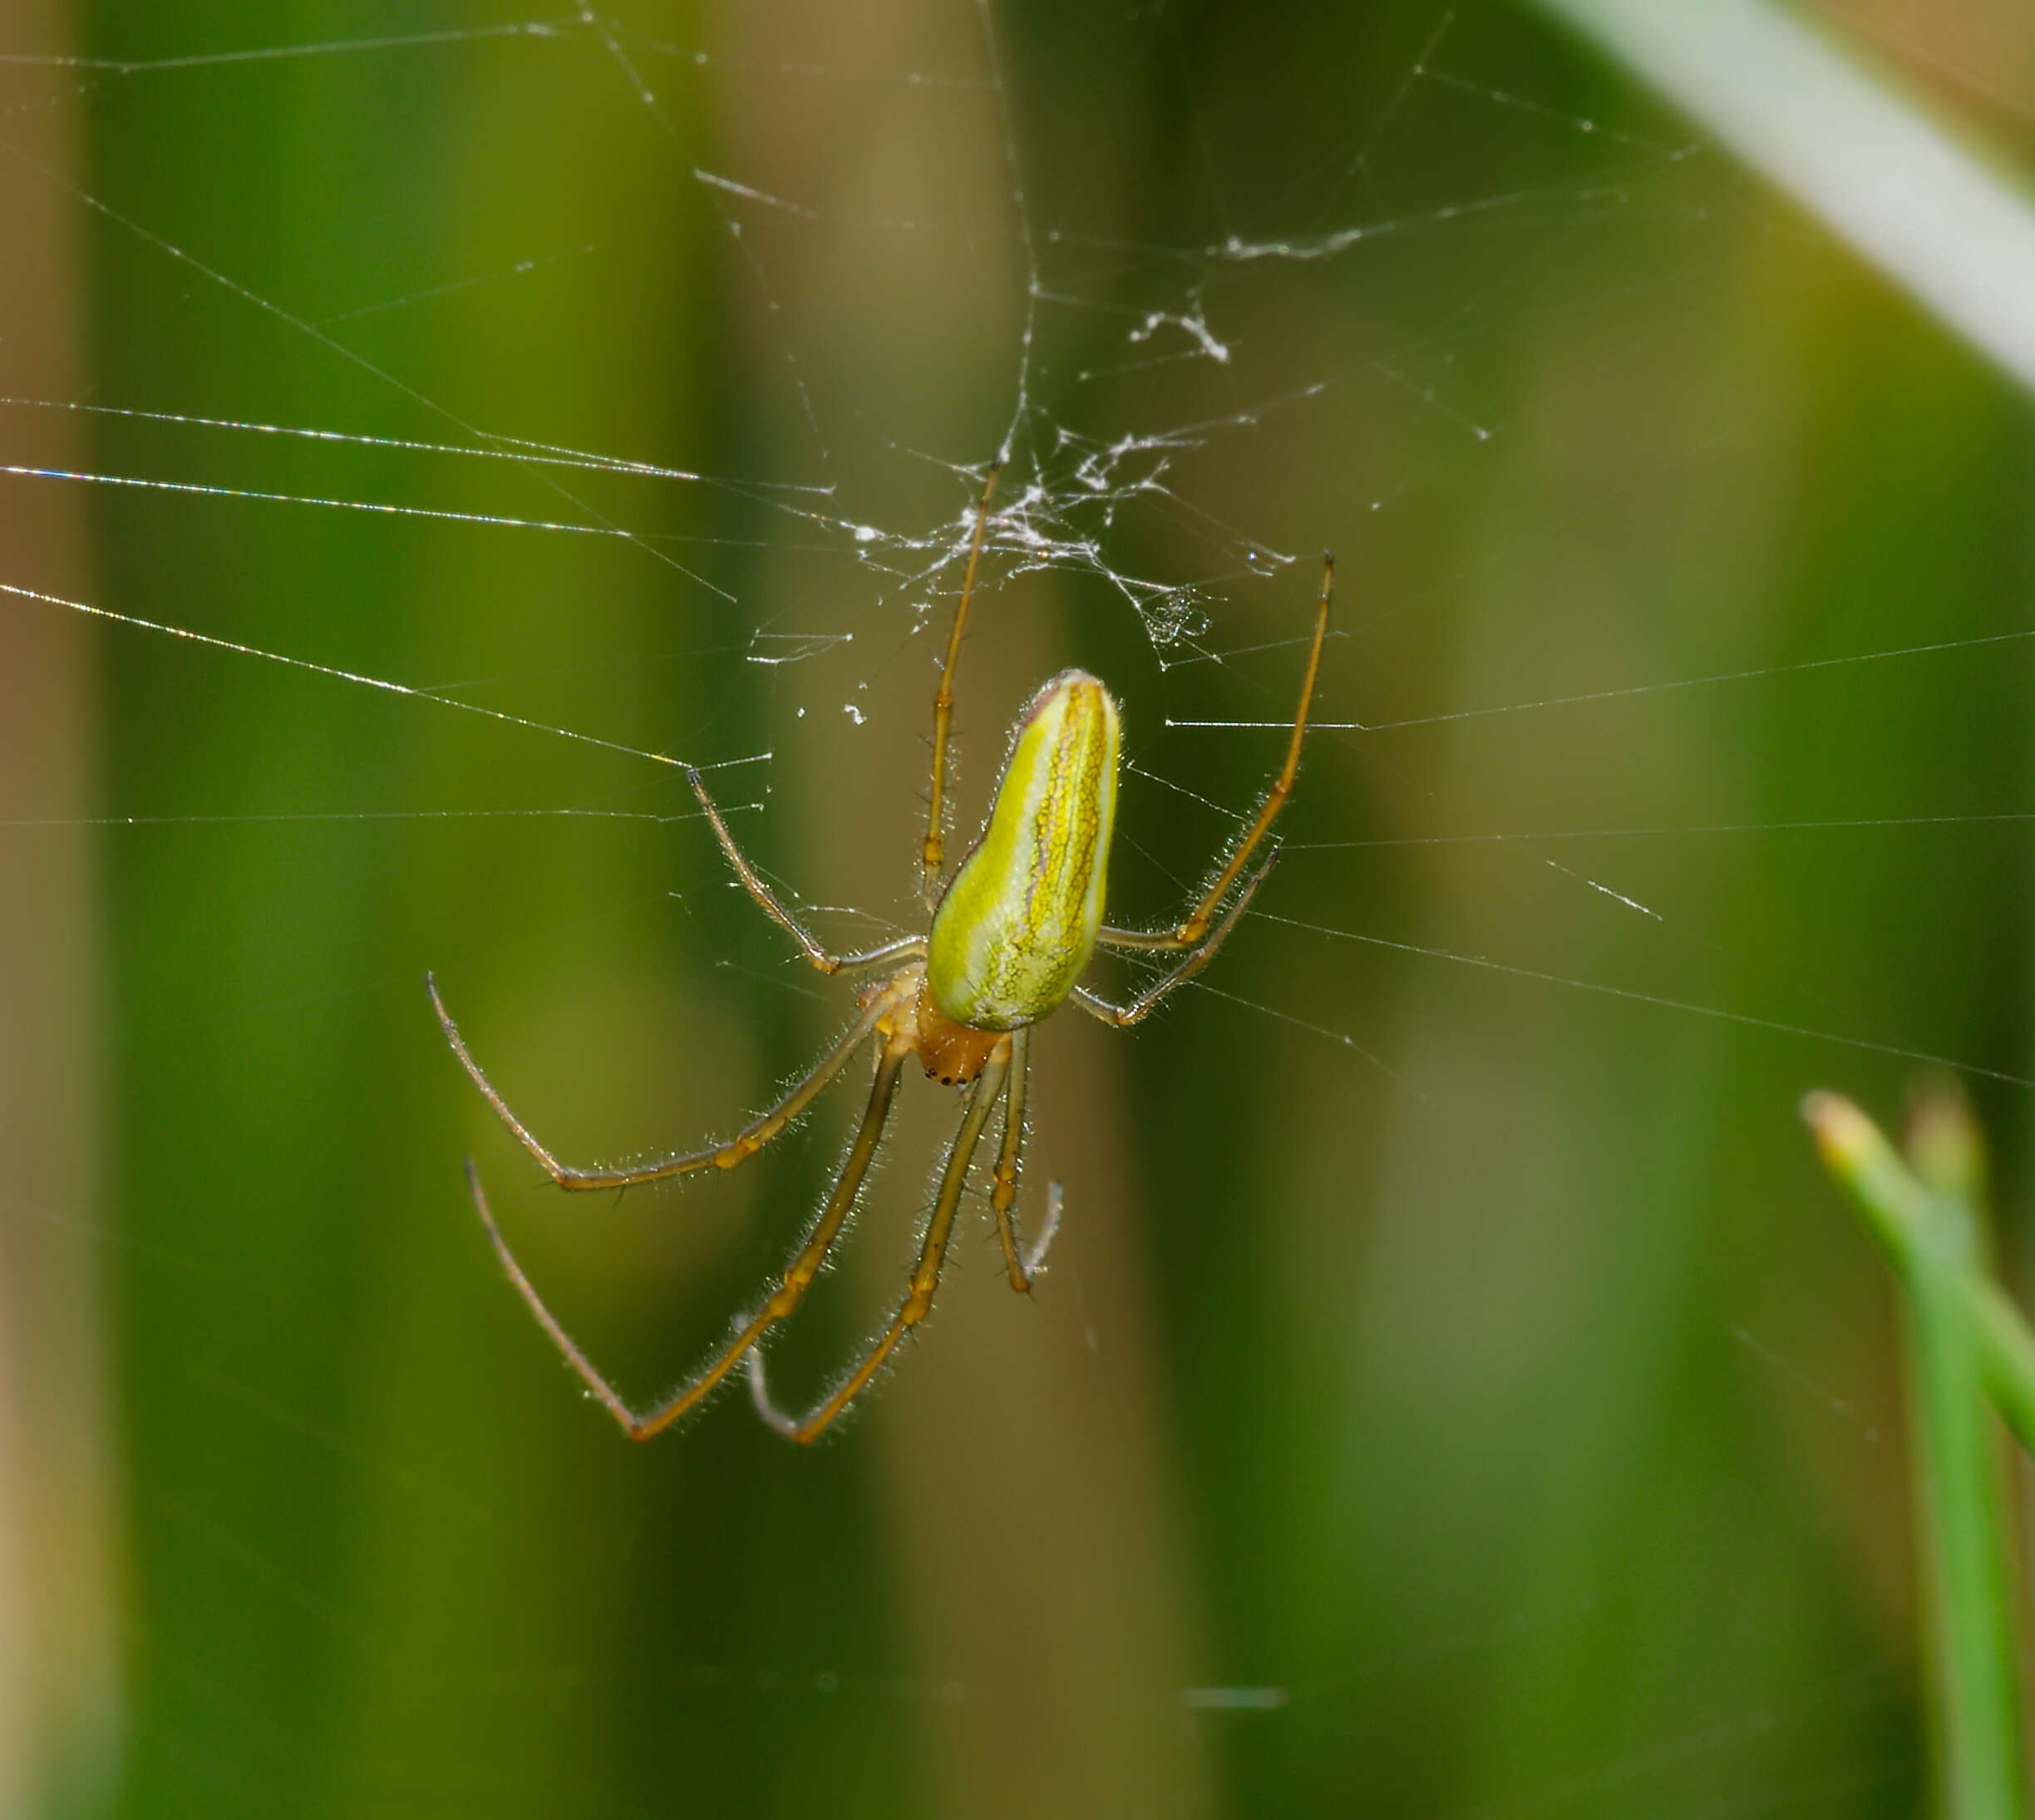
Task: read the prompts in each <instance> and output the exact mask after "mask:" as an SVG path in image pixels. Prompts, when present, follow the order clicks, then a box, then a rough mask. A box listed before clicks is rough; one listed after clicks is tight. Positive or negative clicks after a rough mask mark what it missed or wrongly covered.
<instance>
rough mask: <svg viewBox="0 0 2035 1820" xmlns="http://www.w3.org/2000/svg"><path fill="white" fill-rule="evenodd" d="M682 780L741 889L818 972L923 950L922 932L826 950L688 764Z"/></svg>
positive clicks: (834, 971)
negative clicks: (850, 950) (859, 949)
mask: <svg viewBox="0 0 2035 1820" xmlns="http://www.w3.org/2000/svg"><path fill="white" fill-rule="evenodd" d="M686 781H687V782H688V783H690V784H691V785H692V794H693V795H694V796H696V797H698V798H699V801H700V807H701V808H702V809H704V810H705V811H707V822H708V825H709V826H712V829H713V831H714V838H715V839H716V840H717V841H719V842H720V843H721V851H722V852H723V853H724V854H726V855H727V862H728V864H729V865H730V866H733V867H734V868H735V875H736V877H737V878H738V879H740V880H742V889H743V890H746V892H748V894H749V895H750V896H751V897H752V898H754V899H755V900H756V903H757V905H759V906H760V907H761V910H762V911H763V914H764V915H766V916H768V917H769V918H770V920H771V921H772V922H773V923H775V924H776V925H777V926H778V927H779V928H780V929H781V930H784V932H785V933H786V935H789V936H790V937H791V939H792V940H793V941H795V942H796V943H797V944H798V945H799V952H800V953H801V954H804V955H805V957H806V959H808V960H810V961H811V963H812V964H813V965H814V966H815V967H817V968H818V969H820V972H821V973H823V974H837V973H844V972H845V973H853V972H854V971H855V969H858V968H861V967H877V966H880V965H882V964H884V962H885V961H892V960H902V959H904V958H905V957H906V956H907V955H909V954H924V952H925V938H924V936H922V935H903V936H900V937H899V939H898V940H895V941H894V942H885V943H884V945H882V946H881V947H880V948H871V949H867V950H866V951H865V952H864V953H862V954H829V953H828V952H827V951H826V949H824V948H822V947H821V946H820V944H819V943H818V942H816V941H815V940H813V938H812V935H811V933H810V932H809V931H808V930H806V925H804V924H803V923H801V922H800V921H799V920H798V919H797V918H796V917H795V916H793V915H792V914H791V912H790V911H789V910H786V908H785V907H784V905H781V904H780V903H779V902H778V901H777V894H776V892H775V891H773V890H771V888H770V886H769V885H767V884H766V882H765V881H764V878H763V875H762V874H761V872H759V871H756V868H755V867H754V866H751V864H750V863H749V856H748V855H747V854H746V853H744V852H743V851H742V849H741V848H740V847H739V846H737V845H736V844H735V836H733V835H732V834H731V833H729V832H728V825H727V821H725V820H723V819H722V814H721V810H720V806H719V805H718V804H717V803H716V802H715V801H714V800H713V798H712V797H710V796H708V795H707V785H706V782H705V780H704V779H702V777H701V776H700V774H699V772H697V770H695V769H694V768H693V767H692V766H690V765H688V766H687V767H686Z"/></svg>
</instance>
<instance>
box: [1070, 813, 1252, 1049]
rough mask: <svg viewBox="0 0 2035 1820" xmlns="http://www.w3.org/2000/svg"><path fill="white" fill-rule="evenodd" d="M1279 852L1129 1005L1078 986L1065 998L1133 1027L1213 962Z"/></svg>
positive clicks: (1160, 943) (1163, 942)
mask: <svg viewBox="0 0 2035 1820" xmlns="http://www.w3.org/2000/svg"><path fill="white" fill-rule="evenodd" d="M1278 863H1279V849H1278V848H1277V847H1274V848H1273V849H1272V851H1270V852H1269V853H1268V854H1266V855H1265V856H1264V860H1263V861H1262V862H1260V864H1259V867H1258V870H1257V871H1255V872H1254V873H1252V874H1251V875H1250V879H1249V882H1248V883H1247V884H1246V885H1244V889H1243V890H1241V891H1239V893H1238V894H1237V900H1236V902H1235V903H1234V904H1232V905H1230V906H1229V910H1227V911H1226V912H1225V913H1224V916H1223V920H1221V921H1220V923H1218V924H1217V925H1215V928H1213V929H1212V930H1210V931H1209V932H1208V934H1207V935H1205V936H1204V937H1203V938H1202V941H1201V945H1200V947H1198V948H1196V949H1195V951H1194V952H1193V953H1192V954H1190V955H1188V957H1187V958H1186V959H1185V960H1183V961H1182V962H1181V963H1180V965H1179V966H1177V967H1175V969H1173V970H1172V972H1170V973H1169V974H1160V976H1159V977H1158V979H1155V980H1154V981H1153V982H1152V983H1151V984H1150V985H1149V986H1147V987H1146V989H1144V990H1143V991H1142V992H1141V993H1140V994H1138V995H1137V996H1136V998H1135V999H1132V1000H1131V1002H1130V1004H1126V1005H1113V1004H1111V1003H1110V1002H1109V1001H1108V1000H1107V999H1104V998H1101V997H1099V996H1098V995H1097V994H1095V993H1092V992H1090V991H1088V990H1087V989H1086V988H1084V987H1081V986H1077V987H1076V988H1075V989H1073V991H1072V993H1070V994H1068V996H1069V997H1070V998H1072V999H1073V1001H1074V1003H1075V1004H1077V1005H1079V1006H1080V1007H1081V1008H1082V1010H1084V1011H1086V1013H1087V1014H1088V1015H1089V1016H1090V1017H1091V1018H1100V1019H1101V1020H1102V1021H1103V1023H1113V1024H1115V1025H1116V1026H1117V1027H1118V1028H1122V1027H1123V1026H1124V1025H1126V1024H1130V1023H1137V1022H1138V1021H1139V1019H1141V1018H1143V1017H1144V1016H1145V1015H1146V1014H1147V1013H1148V1012H1150V1011H1151V1009H1152V1007H1153V1006H1154V1005H1155V1004H1158V1003H1159V1001H1160V999H1163V998H1165V995H1166V994H1168V993H1169V992H1170V991H1172V990H1173V989H1174V988H1175V987H1176V986H1184V985H1185V984H1186V983H1187V982H1188V981H1189V980H1190V979H1193V978H1194V976H1195V974H1198V973H1200V971H1201V969H1203V968H1204V967H1205V966H1207V965H1208V964H1209V963H1210V961H1211V960H1213V959H1215V950H1216V949H1219V948H1220V947H1221V946H1222V945H1223V944H1224V942H1225V941H1227V940H1229V931H1230V930H1233V929H1234V928H1235V927H1236V925H1237V921H1238V919H1239V918H1240V917H1241V916H1242V915H1243V914H1244V911H1245V910H1249V908H1250V900H1252V899H1253V898H1254V897H1255V896H1256V895H1258V887H1259V885H1262V884H1264V881H1265V877H1266V875H1267V874H1269V872H1270V871H1271V870H1272V868H1273V867H1274V866H1276V865H1277V864H1278ZM1122 945H1123V946H1125V947H1129V946H1131V945H1132V944H1131V943H1127V942H1126V943H1124V944H1122ZM1172 945H1173V944H1172V942H1171V941H1170V940H1168V939H1167V938H1165V937H1164V936H1157V937H1154V938H1153V939H1151V940H1149V941H1145V942H1140V943H1137V944H1136V946H1138V947H1141V948H1170V947H1171V946H1172Z"/></svg>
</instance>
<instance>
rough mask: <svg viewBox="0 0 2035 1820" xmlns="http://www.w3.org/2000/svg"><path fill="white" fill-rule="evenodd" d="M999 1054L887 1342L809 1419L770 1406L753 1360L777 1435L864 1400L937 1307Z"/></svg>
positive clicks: (964, 1126)
mask: <svg viewBox="0 0 2035 1820" xmlns="http://www.w3.org/2000/svg"><path fill="white" fill-rule="evenodd" d="M999 1050H1000V1053H993V1054H992V1056H991V1057H990V1059H989V1062H988V1066H986V1067H985V1068H983V1071H982V1073H981V1074H980V1075H978V1077H977V1078H976V1082H975V1086H974V1089H973V1092H970V1094H969V1095H968V1112H967V1113H966V1114H965V1115H964V1116H963V1118H962V1121H961V1129H960V1130H959V1132H957V1133H956V1134H955V1137H954V1141H953V1149H951V1150H950V1151H949V1152H948V1153H947V1166H946V1169H945V1171H944V1172H943V1174H942V1175H941V1177H940V1189H939V1200H938V1201H936V1202H935V1203H934V1208H933V1217H932V1219H931V1220H930V1221H928V1222H927V1224H926V1234H925V1241H924V1244H923V1245H920V1246H919V1262H918V1264H917V1265H915V1266H914V1268H913V1270H912V1274H911V1288H910V1290H909V1292H908V1293H907V1294H906V1295H905V1297H904V1305H903V1306H902V1307H900V1308H899V1310H898V1311H897V1314H896V1316H895V1317H894V1319H892V1321H891V1323H890V1324H889V1327H887V1328H885V1329H884V1334H883V1337H882V1338H881V1339H879V1340H878V1341H877V1342H876V1344H875V1345H874V1346H872V1347H870V1349H869V1350H868V1352H866V1353H865V1354H863V1356H862V1359H861V1360H860V1363H859V1364H857V1365H856V1366H855V1369H854V1370H852V1371H851V1372H850V1373H849V1374H848V1375H847V1376H846V1377H845V1378H844V1379H842V1380H841V1381H840V1383H839V1384H838V1385H837V1386H836V1387H835V1389H834V1392H833V1393H832V1394H831V1395H830V1396H829V1397H828V1398H827V1399H826V1401H825V1402H824V1403H821V1404H820V1406H819V1408H816V1409H815V1410H813V1411H812V1412H811V1413H810V1414H807V1415H805V1416H801V1417H794V1416H787V1415H786V1414H785V1413H783V1412H782V1411H781V1410H780V1409H779V1408H777V1406H776V1404H775V1403H772V1402H771V1398H770V1390H769V1388H768V1386H767V1384H766V1382H765V1379H764V1374H763V1364H762V1359H761V1355H760V1354H756V1353H751V1354H750V1355H749V1393H750V1395H751V1398H753V1399H754V1401H755V1403H756V1413H757V1414H759V1415H760V1416H761V1417H762V1418H763V1419H764V1420H765V1421H766V1422H767V1423H770V1425H771V1427H772V1428H775V1429H776V1430H777V1432H778V1433H781V1434H783V1435H787V1436H789V1437H790V1438H791V1439H792V1440H794V1441H797V1442H800V1443H805V1442H809V1441H811V1440H813V1439H814V1438H815V1437H816V1436H818V1435H819V1434H820V1433H821V1431H822V1430H824V1429H825V1428H826V1427H827V1425H828V1424H829V1423H831V1422H832V1421H833V1420H834V1418H835V1417H836V1416H838V1415H839V1414H840V1413H841V1411H842V1410H844V1409H845V1408H847V1407H848V1405H849V1404H850V1403H852V1402H854V1401H855V1398H857V1397H858V1396H860V1394H861V1393H862V1392H863V1390H864V1389H865V1388H867V1387H868V1384H869V1381H870V1379H872V1378H874V1377H875V1375H876V1374H877V1372H878V1371H879V1370H880V1369H882V1366H883V1362H884V1360H885V1359H888V1358H889V1356H890V1354H892V1353H893V1352H894V1351H895V1350H896V1349H897V1344H898V1342H899V1340H901V1339H904V1336H905V1334H908V1333H909V1332H910V1331H911V1330H912V1329H913V1328H914V1327H916V1326H917V1325H918V1324H919V1322H920V1321H922V1320H924V1319H925V1316H926V1311H927V1310H929V1308H931V1307H932V1305H933V1292H934V1290H936V1289H938V1288H939V1278H940V1266H941V1265H942V1264H943V1263H944V1261H945V1260H946V1255H947V1241H948V1240H949V1237H950V1236H952V1234H953V1223H954V1212H955V1210H956V1209H957V1208H958V1206H960V1204H961V1194H962V1191H963V1189H964V1188H965V1187H966V1186H968V1165H969V1163H970V1162H973V1160H974V1156H975V1147H976V1144H977V1143H978V1142H979V1141H980V1139H981V1137H982V1133H983V1126H984V1125H986V1124H988V1122H989V1114H990V1112H991V1109H992V1108H993V1107H994V1106H995V1105H996V1102H997V1097H998V1094H999V1093H1001V1092H1002V1091H1003V1078H1004V1074H1005V1072H1006V1070H1007V1069H1008V1067H1009V1060H1010V1052H1009V1050H1008V1049H1007V1048H1001V1046H999Z"/></svg>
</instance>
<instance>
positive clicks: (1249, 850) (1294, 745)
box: [1088, 555, 1335, 1009]
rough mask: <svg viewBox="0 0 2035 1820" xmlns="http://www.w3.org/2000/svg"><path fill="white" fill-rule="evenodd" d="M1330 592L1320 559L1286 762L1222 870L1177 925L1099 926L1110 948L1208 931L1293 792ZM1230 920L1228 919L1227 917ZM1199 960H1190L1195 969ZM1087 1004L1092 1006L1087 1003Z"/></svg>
mask: <svg viewBox="0 0 2035 1820" xmlns="http://www.w3.org/2000/svg"><path fill="white" fill-rule="evenodd" d="M1334 592H1335V558H1334V557H1333V555H1329V556H1325V557H1323V560H1322V590H1321V604H1319V605H1318V607H1317V608H1316V609H1315V613H1314V641H1313V644H1311V645H1309V646H1308V660H1307V673H1306V674H1305V675H1304V676H1303V678H1301V682H1300V707H1299V709H1298V712H1297V713H1295V714H1294V715H1293V737H1292V739H1291V740H1289V742H1287V747H1286V762H1285V763H1284V765H1282V766H1281V767H1279V776H1278V777H1277V778H1275V779H1274V782H1273V784H1272V787H1271V788H1270V789H1269V790H1268V791H1266V792H1265V796H1264V801H1263V802H1261V803H1260V804H1259V806H1258V816H1257V819H1256V820H1255V821H1253V822H1252V823H1251V825H1250V827H1249V831H1247V832H1246V833H1245V834H1244V838H1243V839H1242V840H1241V841H1238V842H1237V844H1236V845H1235V846H1234V847H1233V848H1231V849H1230V851H1229V858H1228V859H1226V860H1224V861H1223V868H1222V871H1220V872H1219V873H1217V874H1216V875H1215V883H1214V884H1213V885H1210V886H1209V888H1208V890H1207V891H1206V892H1205V894H1204V895H1203V896H1202V899H1201V901H1200V904H1198V905H1195V909H1194V910H1193V911H1192V913H1191V914H1190V915H1189V916H1188V918H1187V920H1185V922H1183V923H1181V924H1180V925H1179V926H1178V927H1177V928H1175V929H1172V930H1166V931H1164V932H1162V933H1160V934H1159V935H1141V934H1140V933H1139V932H1138V931H1137V930H1131V929H1103V930H1098V931H1097V932H1096V940H1098V941H1101V942H1103V943H1105V944H1106V945H1108V946H1110V947H1111V948H1171V949H1179V948H1195V947H1199V946H1200V944H1201V940H1202V937H1203V936H1204V935H1206V934H1207V933H1208V926H1209V922H1210V919H1211V918H1212V917H1213V916H1214V915H1215V909H1216V906H1217V905H1219V904H1220V903H1221V902H1222V900H1223V899H1224V897H1225V896H1227V895H1229V888H1230V886H1231V885H1234V884H1235V883H1236V881H1237V880H1238V879H1239V878H1240V877H1241V876H1242V875H1243V872H1244V867H1245V866H1248V865H1249V863H1250V856H1251V855H1252V854H1253V853H1254V852H1256V851H1258V843H1259V841H1262V840H1264V836H1265V831H1266V830H1267V829H1268V828H1269V827H1270V826H1272V823H1273V821H1274V817H1276V816H1278V814H1279V811H1280V810H1281V809H1283V808H1284V807H1285V806H1286V799H1287V798H1288V797H1290V796H1291V795H1292V794H1293V778H1294V777H1296V776H1297V775H1298V772H1299V769H1300V745H1301V742H1302V741H1303V739H1304V738H1305V737H1307V718H1308V705H1309V704H1310V703H1312V702H1313V698H1314V678H1315V677H1316V675H1317V674H1318V673H1319V671H1320V669H1321V654H1322V640H1323V639H1324V638H1326V637H1327V636H1328V604H1329V601H1330V599H1331V598H1332V597H1333V594H1334ZM1232 920H1234V919H1232ZM1199 966H1200V963H1198V962H1197V963H1195V964H1194V967H1195V970H1198V969H1199ZM1088 1009H1094V1008H1093V1006H1092V1005H1091V1006H1090V1007H1088Z"/></svg>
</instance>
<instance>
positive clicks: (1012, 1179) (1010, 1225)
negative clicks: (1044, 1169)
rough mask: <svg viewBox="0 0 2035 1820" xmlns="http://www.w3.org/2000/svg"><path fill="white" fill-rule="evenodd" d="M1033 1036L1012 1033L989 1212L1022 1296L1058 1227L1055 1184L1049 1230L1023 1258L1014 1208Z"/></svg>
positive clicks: (1013, 1283)
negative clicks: (1028, 1050)
mask: <svg viewBox="0 0 2035 1820" xmlns="http://www.w3.org/2000/svg"><path fill="white" fill-rule="evenodd" d="M1030 1034H1031V1033H1030V1032H1029V1031H1028V1030H1026V1029H1023V1028H1018V1029H1016V1030H1013V1031H1012V1032H1011V1062H1010V1084H1009V1085H1008V1087H1007V1088H1005V1089H1004V1092H1003V1145H1002V1147H1001V1148H1000V1149H999V1151H998V1155H997V1166H996V1178H995V1186H993V1188H992V1189H991V1190H990V1193H989V1208H990V1211H992V1212H993V1213H994V1214H995V1215H996V1223H997V1236H998V1238H999V1239H1000V1240H1003V1264H1004V1267H1005V1269H1007V1270H1008V1271H1009V1272H1010V1286H1011V1287H1012V1288H1013V1289H1014V1290H1017V1291H1018V1294H1019V1295H1026V1294H1027V1293H1029V1291H1030V1290H1031V1288H1032V1271H1034V1270H1037V1268H1038V1265H1039V1260H1040V1259H1042V1257H1044V1256H1045V1255H1046V1247H1047V1245H1051V1244H1052V1232H1053V1229H1054V1228H1055V1227H1056V1226H1057V1225H1058V1224H1059V1218H1058V1208H1059V1192H1058V1187H1057V1184H1056V1185H1055V1187H1054V1189H1053V1190H1052V1192H1051V1193H1050V1195H1049V1196H1048V1199H1047V1226H1046V1230H1045V1231H1044V1232H1042V1234H1041V1235H1040V1240H1039V1243H1038V1245H1037V1246H1036V1247H1035V1248H1034V1250H1033V1251H1032V1255H1029V1256H1022V1255H1020V1254H1019V1251H1018V1223H1017V1221H1016V1220H1015V1219H1014V1218H1013V1214H1012V1208H1013V1205H1014V1203H1015V1202H1016V1201H1017V1199H1018V1158H1019V1157H1020V1155H1021V1154H1022V1152H1023V1150H1024V1107H1025V1074H1026V1065H1025V1063H1026V1057H1025V1050H1026V1047H1027V1038H1028V1037H1029V1036H1030Z"/></svg>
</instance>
